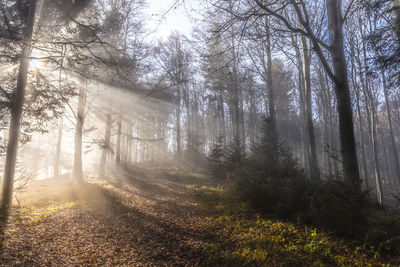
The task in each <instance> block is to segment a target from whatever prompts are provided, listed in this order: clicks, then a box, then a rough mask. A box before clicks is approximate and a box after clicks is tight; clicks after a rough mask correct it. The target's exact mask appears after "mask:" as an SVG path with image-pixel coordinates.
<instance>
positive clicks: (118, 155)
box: [115, 116, 122, 165]
mask: <svg viewBox="0 0 400 267" xmlns="http://www.w3.org/2000/svg"><path fill="white" fill-rule="evenodd" d="M121 134H122V118H121V116H119V118H118V122H117V151H116V154H115V161H116V163H117V165H118V164H120V163H121Z"/></svg>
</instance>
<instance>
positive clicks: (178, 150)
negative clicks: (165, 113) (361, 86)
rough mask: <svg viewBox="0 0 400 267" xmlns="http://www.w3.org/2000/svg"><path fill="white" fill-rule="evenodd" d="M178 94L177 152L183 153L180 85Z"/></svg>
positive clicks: (178, 153)
mask: <svg viewBox="0 0 400 267" xmlns="http://www.w3.org/2000/svg"><path fill="white" fill-rule="evenodd" d="M177 89H178V90H177V94H176V153H177V155H178V156H180V155H181V88H180V86H178V88H177Z"/></svg>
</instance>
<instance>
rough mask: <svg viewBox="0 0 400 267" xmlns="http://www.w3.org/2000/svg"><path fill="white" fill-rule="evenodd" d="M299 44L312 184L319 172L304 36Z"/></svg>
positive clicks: (318, 179) (308, 64) (309, 63)
mask: <svg viewBox="0 0 400 267" xmlns="http://www.w3.org/2000/svg"><path fill="white" fill-rule="evenodd" d="M301 44H302V47H303V64H304V66H303V68H304V89H305V92H304V95H305V97H306V101H305V102H306V121H307V134H308V151H309V152H308V154H309V155H310V160H309V169H310V177H311V179H312V180H313V181H314V182H319V181H320V172H319V168H318V157H317V150H316V147H315V133H314V123H313V116H312V98H311V68H310V67H311V58H310V56H309V51H308V50H309V49H308V45H307V41H306V38H305V36H301Z"/></svg>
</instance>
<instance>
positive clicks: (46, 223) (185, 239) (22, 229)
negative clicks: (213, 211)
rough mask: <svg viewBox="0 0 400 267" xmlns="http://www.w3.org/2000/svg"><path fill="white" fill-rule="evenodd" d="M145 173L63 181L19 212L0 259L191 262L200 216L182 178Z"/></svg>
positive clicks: (198, 250) (195, 261) (197, 247)
mask: <svg viewBox="0 0 400 267" xmlns="http://www.w3.org/2000/svg"><path fill="white" fill-rule="evenodd" d="M147 176H148V177H146V178H145V179H141V178H138V177H134V178H133V177H129V175H128V174H127V177H126V181H127V182H126V183H125V184H123V185H112V186H105V185H104V184H88V185H86V186H85V187H83V188H73V187H66V188H65V189H64V191H61V192H58V193H57V199H56V200H55V201H53V200H52V199H54V197H49V199H48V202H49V203H51V205H47V206H46V205H42V204H41V205H40V208H34V209H33V210H31V211H30V214H25V215H23V216H21V218H20V219H19V225H18V228H19V230H18V231H14V232H13V235H10V236H9V238H10V240H9V241H8V242H7V245H6V247H5V251H4V252H5V253H4V254H3V256H2V258H0V262H1V264H3V266H9V265H15V264H25V265H26V264H28V265H29V264H31V265H32V264H33V265H35V266H36V265H37V266H48V265H57V266H61V265H67V266H81V265H85V266H87V265H88V266H90V265H94V266H97V265H113V266H114V265H129V266H143V265H146V266H160V265H161V266H162V265H168V266H170V265H182V266H198V265H199V264H200V262H201V261H202V259H203V251H204V248H205V245H204V243H203V241H202V240H201V237H202V225H204V223H205V222H204V219H203V218H202V217H201V216H200V215H199V214H198V213H197V212H196V208H195V207H194V205H193V203H192V202H191V201H190V200H188V199H187V198H186V194H184V192H183V188H184V187H183V186H181V185H179V184H176V183H172V182H170V181H168V180H163V179H160V178H158V177H157V176H154V174H153V176H151V175H147ZM160 176H161V175H160ZM46 190H52V188H51V186H47V187H46ZM67 195H68V196H69V197H65V196H67ZM36 200H37V201H39V200H40V199H36ZM68 203H78V204H76V205H71V204H68ZM50 206H51V207H52V208H51V209H49V207H50ZM57 207H62V208H57ZM45 210H46V211H45ZM50 210H51V211H50ZM27 213H29V212H27ZM15 229H16V228H15ZM21 259H22V261H21ZM1 264H0V265H1Z"/></svg>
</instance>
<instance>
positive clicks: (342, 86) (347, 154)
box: [326, 0, 361, 192]
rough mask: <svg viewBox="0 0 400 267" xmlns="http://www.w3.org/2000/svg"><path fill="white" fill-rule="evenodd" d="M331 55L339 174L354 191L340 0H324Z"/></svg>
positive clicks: (354, 155)
mask: <svg viewBox="0 0 400 267" xmlns="http://www.w3.org/2000/svg"><path fill="white" fill-rule="evenodd" d="M326 6H327V13H328V29H329V39H330V44H331V50H330V52H331V56H332V63H333V69H334V76H335V79H334V84H335V93H336V97H337V110H338V115H339V136H340V146H341V153H342V160H343V173H344V178H345V182H346V183H347V185H348V186H349V187H350V188H351V189H352V190H355V191H357V192H358V191H360V190H361V185H360V173H359V169H358V162H357V150H356V142H355V137H354V129H353V126H354V124H353V110H352V106H351V98H350V88H349V82H348V77H347V65H346V58H345V53H344V46H343V18H342V11H341V8H342V1H341V0H326Z"/></svg>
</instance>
